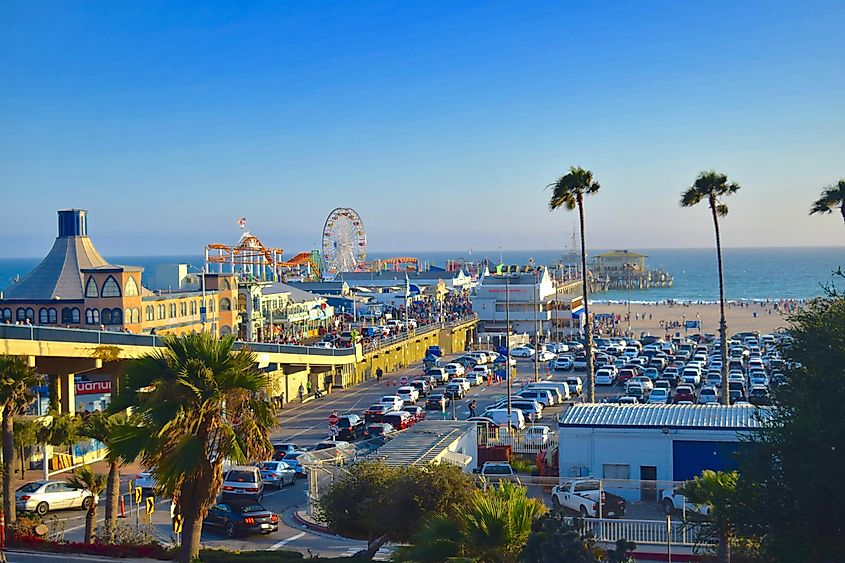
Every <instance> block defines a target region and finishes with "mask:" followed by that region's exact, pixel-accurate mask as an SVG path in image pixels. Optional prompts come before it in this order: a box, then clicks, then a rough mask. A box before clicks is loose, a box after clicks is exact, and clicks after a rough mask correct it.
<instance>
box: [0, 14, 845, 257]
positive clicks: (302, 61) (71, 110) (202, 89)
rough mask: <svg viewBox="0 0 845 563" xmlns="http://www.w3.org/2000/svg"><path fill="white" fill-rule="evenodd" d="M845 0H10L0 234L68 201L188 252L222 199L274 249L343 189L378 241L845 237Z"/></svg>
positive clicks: (234, 230)
mask: <svg viewBox="0 0 845 563" xmlns="http://www.w3.org/2000/svg"><path fill="white" fill-rule="evenodd" d="M843 28H845V3H843V2H841V1H836V2H773V1H767V2H719V1H715V2H670V1H667V2H649V1H636V2H635V1H631V2H612V1H608V2H479V3H476V2H469V1H466V2H452V1H444V2H440V1H426V2H412V1H396V2H375V1H374V2H320V1H312V2H298V3H294V2H287V3H282V2H206V3H193V2H187V1H186V2H178V3H173V2H122V1H118V2H113V1H109V2H99V3H98V2H94V1H92V2H27V1H18V2H4V3H2V5H0V85H2V86H0V209H2V210H3V213H2V215H0V216H2V220H0V257H20V256H25V257H28V256H41V255H43V254H44V253H45V252H46V251H47V250H48V249H49V247H50V245H51V244H52V241H53V238H54V237H55V234H56V215H55V212H56V210H57V209H60V208H67V207H79V208H83V209H87V210H89V232H90V234H91V235H92V236H93V237H94V240H95V241H96V243H97V247H98V249H99V250H100V251H101V252H102V253H103V254H105V255H123V256H125V255H162V254H199V253H200V252H201V251H202V248H203V247H204V245H205V244H207V243H210V242H224V243H233V242H235V241H236V240H237V238H238V236H239V234H240V232H239V229H238V225H237V220H238V218H240V217H245V218H246V219H247V227H248V229H249V230H250V231H251V232H253V233H254V234H256V235H258V236H259V237H260V238H261V239H262V240H263V241H264V242H265V244H267V245H270V246H275V247H281V248H284V249H285V251H286V254H287V255H291V254H294V253H296V252H299V251H302V250H306V249H310V248H313V247H315V246H316V245H318V244H319V241H320V237H321V234H322V227H323V223H324V222H325V219H326V216H327V215H328V214H329V212H330V211H331V210H332V209H333V208H335V207H352V208H354V209H355V210H357V211H358V213H359V214H360V215H361V217H362V219H363V222H364V227H365V230H366V232H367V241H368V248H369V249H370V250H372V251H397V252H400V251H402V252H412V251H415V250H416V251H423V250H466V249H467V248H476V249H496V248H499V247H503V248H505V249H553V248H561V247H563V246H564V245H565V244H568V242H569V240H570V239H571V236H572V232H573V228H574V225H575V214H574V213H569V212H566V211H565V210H563V211H556V212H553V213H552V212H549V211H548V208H547V205H548V199H549V195H550V192H549V191H547V190H545V186H546V185H547V184H549V183H550V182H553V181H554V180H555V178H556V177H557V176H558V175H560V174H561V173H564V172H565V171H566V169H567V168H568V167H569V166H572V165H578V166H584V167H586V168H589V169H591V170H592V171H593V173H594V174H595V177H596V179H597V180H598V181H599V182H600V183H601V186H602V187H601V191H600V192H599V193H598V194H596V195H595V196H592V197H590V198H589V199H588V201H587V203H586V215H587V237H588V245H589V246H591V247H595V248H623V247H624V248H633V249H636V248H659V247H680V248H686V247H705V246H710V245H712V244H713V232H712V231H713V229H712V223H711V219H710V217H709V215H708V212H707V209H706V208H704V207H703V206H702V207H701V208H696V209H681V208H680V207H679V205H678V201H679V199H680V194H681V192H682V191H683V190H684V189H685V188H686V187H688V186H690V185H691V184H692V182H693V181H694V179H695V177H696V176H697V174H698V173H699V172H700V171H702V170H708V169H717V170H719V171H721V172H724V173H726V174H728V176H729V177H730V179H731V180H733V181H736V182H738V183H739V184H740V185H741V186H742V189H741V191H740V192H739V193H737V194H736V195H735V196H732V197H731V198H730V200H729V201H728V204H729V207H730V214H729V215H728V216H727V217H726V218H725V219H724V222H723V233H722V235H723V241H724V244H725V245H726V246H737V247H747V246H816V245H837V246H839V245H842V244H844V243H845V238H843V234H845V233H843V230H842V229H843V224H842V219H841V217H839V216H837V215H835V214H834V215H831V216H824V217H819V216H813V217H809V216H808V210H809V206H810V203H811V202H812V201H813V199H815V198H816V197H817V196H818V195H819V193H820V191H821V189H822V188H823V187H825V186H826V185H830V184H832V183H834V182H835V181H836V180H838V179H839V178H841V177H843V176H845V136H844V135H842V131H843V130H845V95H843V92H845V34H843V33H842V29H843Z"/></svg>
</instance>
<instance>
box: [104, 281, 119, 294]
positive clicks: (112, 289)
mask: <svg viewBox="0 0 845 563" xmlns="http://www.w3.org/2000/svg"><path fill="white" fill-rule="evenodd" d="M102 296H103V297H120V286H119V285H117V281H115V279H114V278H113V277H112V276H109V277H108V278H107V279H106V282H105V283H104V284H103V293H102Z"/></svg>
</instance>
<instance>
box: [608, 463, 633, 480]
mask: <svg viewBox="0 0 845 563" xmlns="http://www.w3.org/2000/svg"><path fill="white" fill-rule="evenodd" d="M601 467H602V473H603V474H604V475H603V477H604V478H605V479H624V480H627V479H630V478H631V466H630V465H622V464H619V463H605V464H602V466H601Z"/></svg>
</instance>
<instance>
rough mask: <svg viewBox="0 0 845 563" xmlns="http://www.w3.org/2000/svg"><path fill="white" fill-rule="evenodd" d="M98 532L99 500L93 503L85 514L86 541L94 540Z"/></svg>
mask: <svg viewBox="0 0 845 563" xmlns="http://www.w3.org/2000/svg"><path fill="white" fill-rule="evenodd" d="M96 532H97V502H96V501H95V502H94V503H92V504H91V508H89V509H88V512H87V513H86V514H85V543H91V542H92V541H94V534H95V533H96Z"/></svg>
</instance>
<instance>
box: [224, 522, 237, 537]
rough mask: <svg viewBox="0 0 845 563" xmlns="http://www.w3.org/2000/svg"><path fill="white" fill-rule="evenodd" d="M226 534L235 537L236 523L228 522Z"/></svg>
mask: <svg viewBox="0 0 845 563" xmlns="http://www.w3.org/2000/svg"><path fill="white" fill-rule="evenodd" d="M225 531H226V535H227V536H229V537H230V538H233V537H235V525H234V524H233V523H232V522H226V528H225Z"/></svg>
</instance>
